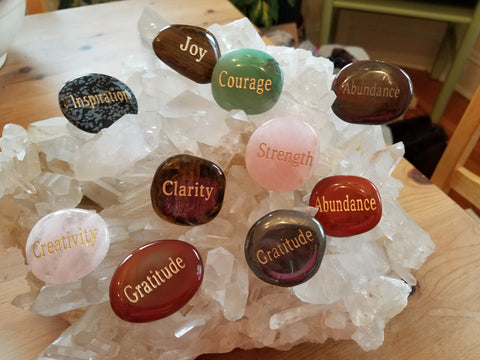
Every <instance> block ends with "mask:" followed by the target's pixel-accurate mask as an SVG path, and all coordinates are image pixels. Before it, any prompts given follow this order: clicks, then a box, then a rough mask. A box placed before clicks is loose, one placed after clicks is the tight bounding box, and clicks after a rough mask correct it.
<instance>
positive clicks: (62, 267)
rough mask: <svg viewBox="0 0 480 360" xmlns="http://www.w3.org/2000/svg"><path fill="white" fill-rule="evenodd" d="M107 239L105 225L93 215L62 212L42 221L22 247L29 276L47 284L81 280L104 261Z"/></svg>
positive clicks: (78, 210) (47, 216)
mask: <svg viewBox="0 0 480 360" xmlns="http://www.w3.org/2000/svg"><path fill="white" fill-rule="evenodd" d="M109 246H110V238H109V235H108V229H107V226H106V224H105V221H104V220H103V219H102V217H101V216H100V215H98V214H96V213H94V212H92V211H87V210H83V209H64V210H59V211H55V212H53V213H50V214H48V215H46V216H44V217H43V218H41V219H40V220H39V221H38V222H37V223H36V224H35V226H34V227H33V228H32V230H31V231H30V234H29V236H28V239H27V243H26V246H25V253H26V258H27V262H28V264H29V266H30V270H31V271H32V273H33V274H34V275H35V276H36V277H37V278H39V279H40V280H43V281H45V282H46V283H50V284H65V283H69V282H72V281H75V280H78V279H81V278H83V277H84V276H86V275H88V274H89V273H90V272H91V271H93V270H94V269H95V268H96V267H97V266H98V265H99V264H100V263H101V262H102V261H103V259H104V258H105V255H106V254H107V251H108V248H109Z"/></svg>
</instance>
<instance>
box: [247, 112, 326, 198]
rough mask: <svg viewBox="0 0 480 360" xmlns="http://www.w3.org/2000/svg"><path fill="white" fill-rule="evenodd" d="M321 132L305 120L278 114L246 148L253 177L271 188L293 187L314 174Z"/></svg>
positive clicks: (277, 189)
mask: <svg viewBox="0 0 480 360" xmlns="http://www.w3.org/2000/svg"><path fill="white" fill-rule="evenodd" d="M318 146H319V144H318V136H317V133H316V132H315V130H314V129H313V128H312V127H311V126H310V125H309V124H307V123H306V122H305V121H303V120H300V119H297V118H290V117H284V118H277V119H272V120H270V121H267V122H265V123H264V124H262V125H261V126H259V127H258V128H257V130H256V131H255V132H254V133H253V134H252V136H251V137H250V140H249V141H248V144H247V149H246V152H245V165H246V168H247V170H248V173H249V175H250V177H251V178H252V179H253V180H254V181H255V182H256V183H257V184H259V185H261V186H263V187H265V188H266V189H268V190H273V191H278V192H285V191H293V190H296V189H298V188H299V187H301V186H302V185H304V184H305V183H306V182H307V181H308V179H309V178H310V177H311V176H312V173H313V170H314V168H315V165H316V163H317V156H318Z"/></svg>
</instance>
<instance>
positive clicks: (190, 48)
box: [179, 36, 207, 62]
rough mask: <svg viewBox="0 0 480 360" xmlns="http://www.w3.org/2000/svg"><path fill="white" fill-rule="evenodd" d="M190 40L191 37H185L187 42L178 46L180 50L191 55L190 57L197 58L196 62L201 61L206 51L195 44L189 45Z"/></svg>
mask: <svg viewBox="0 0 480 360" xmlns="http://www.w3.org/2000/svg"><path fill="white" fill-rule="evenodd" d="M191 40H192V37H191V36H187V42H186V43H185V44H180V46H179V47H180V50H182V51H185V52H187V51H188V53H189V54H190V55H192V56H195V57H196V56H197V54H198V58H195V61H196V62H200V61H202V59H203V57H204V56H205V54H206V53H207V49H204V48H201V47H200V46H198V45H196V44H190V41H191Z"/></svg>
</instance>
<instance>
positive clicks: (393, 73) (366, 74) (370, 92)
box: [332, 60, 413, 125]
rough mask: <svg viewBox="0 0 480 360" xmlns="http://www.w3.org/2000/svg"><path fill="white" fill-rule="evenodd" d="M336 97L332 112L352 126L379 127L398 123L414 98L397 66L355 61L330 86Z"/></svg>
mask: <svg viewBox="0 0 480 360" xmlns="http://www.w3.org/2000/svg"><path fill="white" fill-rule="evenodd" d="M332 89H333V91H334V92H335V94H336V95H337V98H336V99H335V101H334V103H333V105H332V110H333V112H334V113H335V114H336V115H337V116H338V117H339V118H340V119H342V120H344V121H347V122H349V123H354V124H367V125H382V124H386V123H389V122H391V121H393V120H395V119H397V118H398V117H399V116H400V115H402V114H403V113H404V112H405V111H406V110H407V108H408V105H409V104H410V101H411V100H412V96H413V89H412V82H411V80H410V78H409V77H408V75H407V74H406V73H405V72H404V71H403V70H401V69H400V68H398V67H397V66H394V65H391V64H387V63H385V62H382V61H372V60H364V61H356V62H353V63H351V64H349V65H347V66H345V67H344V68H343V69H342V70H340V71H339V73H338V74H337V76H336V78H335V80H334V81H333V84H332Z"/></svg>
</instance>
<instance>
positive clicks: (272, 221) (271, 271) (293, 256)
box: [245, 210, 325, 286]
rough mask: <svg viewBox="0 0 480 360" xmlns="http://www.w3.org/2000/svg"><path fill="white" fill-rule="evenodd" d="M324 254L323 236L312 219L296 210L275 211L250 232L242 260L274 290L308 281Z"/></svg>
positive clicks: (262, 219) (319, 227)
mask: <svg viewBox="0 0 480 360" xmlns="http://www.w3.org/2000/svg"><path fill="white" fill-rule="evenodd" d="M324 252H325V233H324V231H323V229H322V226H321V225H320V223H319V222H318V221H317V220H316V219H315V218H314V217H312V216H310V215H308V214H306V213H303V212H300V211H296V210H276V211H273V212H271V213H269V214H267V215H265V216H263V217H262V218H261V219H259V220H258V221H257V222H256V223H255V224H254V225H253V226H252V227H251V228H250V230H249V232H248V234H247V238H246V241H245V257H246V260H247V263H248V265H249V266H250V269H251V270H252V271H253V273H254V274H255V275H256V276H258V277H259V278H260V279H262V280H263V281H265V282H267V283H269V284H273V285H277V286H294V285H298V284H301V283H302V282H304V281H306V280H308V279H310V278H311V277H312V276H313V275H314V274H315V273H316V272H317V270H318V268H319V267H320V263H321V262H322V258H323V254H324Z"/></svg>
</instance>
